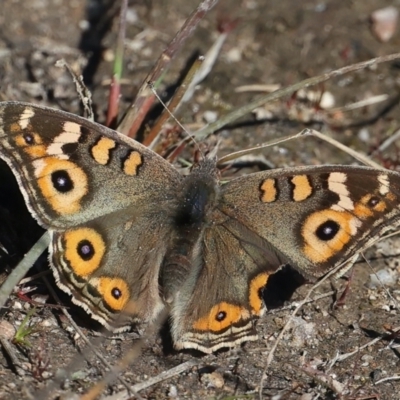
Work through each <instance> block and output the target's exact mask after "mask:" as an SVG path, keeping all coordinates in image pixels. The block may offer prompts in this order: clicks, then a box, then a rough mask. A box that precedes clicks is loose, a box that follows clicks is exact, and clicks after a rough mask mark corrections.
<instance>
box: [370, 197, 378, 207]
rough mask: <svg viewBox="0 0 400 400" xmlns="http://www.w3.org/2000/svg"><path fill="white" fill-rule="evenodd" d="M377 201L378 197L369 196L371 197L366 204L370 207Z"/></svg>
mask: <svg viewBox="0 0 400 400" xmlns="http://www.w3.org/2000/svg"><path fill="white" fill-rule="evenodd" d="M378 203H379V199H378V198H377V197H371V198H370V199H369V200H368V205H369V206H370V207H375V206H376V205H377V204H378Z"/></svg>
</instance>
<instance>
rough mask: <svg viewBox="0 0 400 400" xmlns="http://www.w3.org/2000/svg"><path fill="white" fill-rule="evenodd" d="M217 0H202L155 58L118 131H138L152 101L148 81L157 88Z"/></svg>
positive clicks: (134, 133) (133, 132) (152, 97)
mask: <svg viewBox="0 0 400 400" xmlns="http://www.w3.org/2000/svg"><path fill="white" fill-rule="evenodd" d="M217 2H218V0H203V1H202V2H201V3H200V5H199V6H198V7H197V9H196V10H194V11H193V13H192V14H191V15H190V16H189V18H188V19H187V20H186V21H185V24H184V25H183V26H182V28H181V29H180V30H179V32H178V33H177V34H176V35H175V37H174V39H173V40H172V42H171V43H170V44H169V46H168V48H167V49H166V50H165V51H164V52H163V53H162V54H161V56H160V57H159V59H158V60H157V63H156V66H155V68H154V69H153V71H152V72H150V74H149V75H147V77H146V78H145V80H144V82H143V84H142V87H141V88H140V89H139V92H138V94H137V96H136V99H135V101H134V102H133V104H132V105H131V106H130V108H129V110H128V111H127V113H126V114H125V116H124V118H123V120H122V121H121V123H120V124H119V126H118V131H120V132H121V133H124V134H128V132H129V135H128V136H130V137H134V136H135V135H136V132H137V131H138V129H139V127H140V125H141V124H142V122H143V119H144V117H145V115H146V114H147V111H148V109H149V107H150V106H151V104H152V103H153V101H154V96H153V94H152V93H151V91H150V90H149V88H148V82H155V84H154V85H155V87H156V88H157V85H158V82H159V79H160V78H161V77H162V75H163V74H164V72H165V69H166V68H167V66H168V65H169V64H170V62H171V60H172V59H173V58H174V57H175V56H176V55H177V53H178V51H179V50H180V49H181V48H182V46H183V43H184V42H185V41H186V39H187V38H188V37H189V36H190V35H191V33H192V32H193V31H194V29H195V28H196V27H197V25H198V24H199V22H200V21H201V20H202V19H203V17H204V16H205V15H206V14H207V12H208V11H210V10H211V9H212V8H213V7H214V6H215V4H217Z"/></svg>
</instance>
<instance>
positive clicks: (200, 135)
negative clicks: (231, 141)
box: [194, 53, 400, 140]
mask: <svg viewBox="0 0 400 400" xmlns="http://www.w3.org/2000/svg"><path fill="white" fill-rule="evenodd" d="M399 58H400V53H394V54H389V55H386V56H382V57H376V58H372V59H370V60H367V61H363V62H360V63H357V64H352V65H348V66H346V67H343V68H339V69H336V70H334V71H331V72H327V73H325V74H322V75H319V76H315V77H312V78H308V79H305V80H303V81H301V82H298V83H295V84H294V85H291V86H288V87H286V88H284V89H280V90H277V91H275V92H273V93H269V94H267V95H265V96H261V97H259V98H258V99H255V100H254V101H252V102H250V103H249V104H247V105H246V106H244V107H240V108H238V109H236V110H234V111H233V112H231V113H229V114H227V115H225V116H221V117H220V118H218V120H217V121H216V122H214V123H212V124H210V125H207V126H206V127H204V128H202V129H200V130H199V131H197V132H195V133H194V135H195V136H196V138H197V139H200V140H204V139H205V138H206V137H207V136H209V135H210V134H212V133H214V132H215V131H217V130H218V129H221V128H222V127H224V126H225V125H227V124H229V123H231V122H233V121H235V120H237V119H239V118H241V117H243V116H244V115H246V114H248V113H250V112H252V111H253V110H254V109H255V108H257V107H260V106H262V105H263V104H265V103H268V102H271V101H273V100H277V99H280V98H281V97H284V96H289V95H291V94H292V93H294V92H296V91H298V90H299V89H302V88H306V87H309V86H314V85H317V84H319V83H322V82H325V81H327V80H329V79H332V78H335V77H337V76H341V75H344V74H348V73H350V72H355V71H358V70H361V69H365V68H368V67H372V66H374V65H377V64H381V63H384V62H388V61H393V60H397V59H399Z"/></svg>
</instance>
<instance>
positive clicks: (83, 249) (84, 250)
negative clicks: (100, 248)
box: [77, 239, 94, 261]
mask: <svg viewBox="0 0 400 400" xmlns="http://www.w3.org/2000/svg"><path fill="white" fill-rule="evenodd" d="M77 250H78V254H79V256H80V257H81V258H82V260H83V261H89V260H90V259H91V258H93V256H94V247H93V245H92V243H90V242H89V240H87V239H84V240H81V241H80V242H79V243H78V249H77Z"/></svg>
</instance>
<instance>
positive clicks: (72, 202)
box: [33, 157, 89, 214]
mask: <svg viewBox="0 0 400 400" xmlns="http://www.w3.org/2000/svg"><path fill="white" fill-rule="evenodd" d="M33 164H34V168H35V175H36V177H37V180H38V185H39V189H40V191H41V193H42V195H43V197H44V199H45V200H46V202H47V203H48V204H49V205H50V206H51V208H52V209H53V210H54V211H55V212H57V213H58V214H73V213H76V212H78V211H79V210H80V209H81V200H82V198H83V197H84V196H85V195H86V194H87V193H88V190H89V187H88V178H87V175H86V174H85V173H84V172H83V170H82V168H80V167H78V165H76V164H75V163H73V162H71V161H67V160H59V159H58V158H54V157H46V158H43V159H37V160H35V161H34V163H33Z"/></svg>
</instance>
